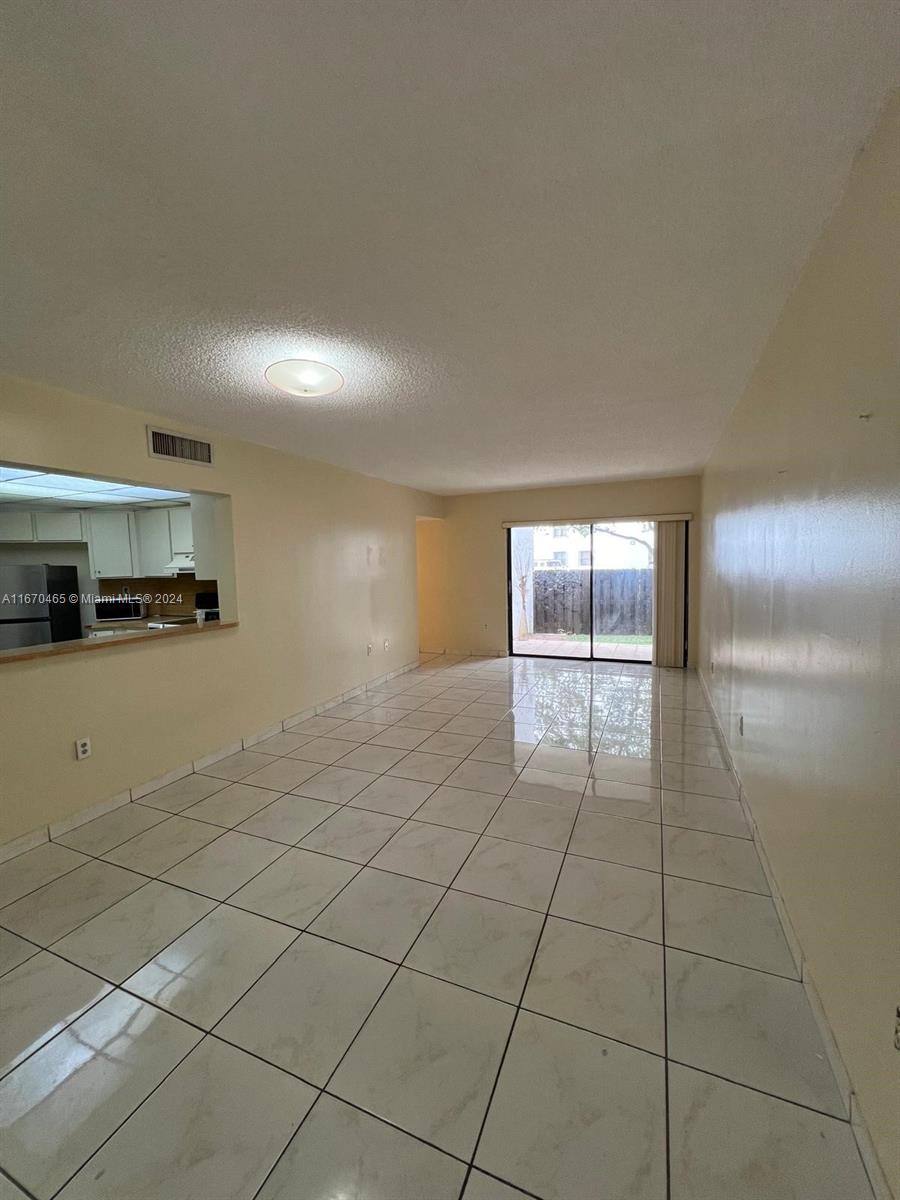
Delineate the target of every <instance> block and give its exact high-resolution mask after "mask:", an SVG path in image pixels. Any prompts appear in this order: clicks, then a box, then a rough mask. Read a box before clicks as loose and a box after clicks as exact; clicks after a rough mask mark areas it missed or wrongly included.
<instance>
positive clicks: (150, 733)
mask: <svg viewBox="0 0 900 1200" xmlns="http://www.w3.org/2000/svg"><path fill="white" fill-rule="evenodd" d="M150 419H151V418H149V417H148V416H147V415H146V414H141V413H139V412H135V411H133V410H131V409H125V408H120V407H118V406H114V405H110V404H103V403H100V402H98V401H95V400H91V399H86V398H84V397H78V396H74V395H72V394H71V393H66V392H62V391H58V390H54V389H51V388H47V387H42V386H38V385H34V384H28V383H24V382H21V381H14V380H4V381H2V390H0V459H5V460H8V461H13V462H22V463H28V464H35V465H38V466H47V467H50V468H55V469H59V470H69V471H76V472H81V473H87V474H90V473H96V474H98V475H112V476H120V477H124V478H129V479H135V480H138V481H140V482H144V483H149V484H154V485H157V486H160V487H170V488H179V489H184V490H189V489H191V488H198V489H206V490H211V491H219V492H227V493H230V494H231V496H232V519H233V523H234V539H235V559H236V569H237V589H238V607H239V615H240V622H241V624H240V628H239V629H236V630H233V631H228V630H222V631H221V632H217V633H211V634H208V635H204V636H201V637H194V638H182V639H176V640H173V641H172V642H170V643H166V644H160V643H159V642H156V643H145V644H141V645H136V646H132V647H127V646H118V647H114V648H110V649H105V650H100V651H94V652H92V653H90V654H75V655H70V656H64V657H59V658H54V659H50V660H48V661H46V662H29V663H16V664H11V663H6V664H3V665H0V731H2V732H0V842H3V841H6V840H8V839H10V838H13V837H15V836H17V835H19V834H21V833H25V832H27V831H29V830H31V829H34V828H35V827H37V826H38V825H40V824H42V823H46V822H51V821H56V820H59V819H61V818H62V817H65V816H67V815H68V814H70V813H74V812H77V811H78V810H79V809H81V808H84V807H86V806H88V805H92V804H95V803H98V802H99V801H101V800H104V799H106V798H107V797H109V796H112V795H115V794H116V793H118V792H120V791H122V790H123V789H124V788H126V787H129V786H131V785H132V784H138V783H140V782H142V781H145V780H148V779H151V778H154V777H156V776H158V775H160V774H162V773H163V772H164V771H166V770H169V769H171V768H173V767H177V766H181V765H182V764H184V763H186V762H189V761H190V760H192V759H194V758H198V757H200V756H202V755H204V754H206V753H210V752H212V751H215V750H217V749H218V748H220V747H221V746H223V745H227V744H228V743H229V742H232V741H235V740H237V739H239V738H241V737H243V736H249V735H250V734H253V733H255V732H257V731H259V730H260V729H263V728H265V727H266V726H267V725H270V724H271V723H273V722H275V721H278V720H280V719H282V718H283V717H285V716H288V715H290V714H291V713H294V712H298V711H300V710H302V709H304V708H306V707H308V706H310V705H312V704H317V703H321V702H322V701H324V700H327V699H330V698H331V697H332V696H335V695H339V694H340V693H341V692H343V691H347V690H349V689H350V688H353V687H356V686H358V685H359V684H362V683H364V682H365V681H366V680H367V679H371V678H374V677H376V676H378V675H382V674H384V673H386V672H388V671H392V670H396V669H398V668H399V667H401V666H403V665H404V664H405V663H407V662H409V661H410V660H412V659H414V658H415V656H416V653H417V649H418V647H417V618H416V587H415V553H416V547H415V518H416V516H417V514H420V513H425V514H427V513H431V512H436V511H440V502H439V501H438V500H437V499H436V498H435V497H432V496H428V495H425V494H424V493H421V492H414V491H411V490H409V489H406V488H402V487H395V486H393V485H391V484H387V483H382V482H380V481H378V480H375V479H369V478H366V477H364V476H362V475H356V474H353V473H351V472H348V471H342V470H339V469H337V468H335V467H329V466H326V465H324V464H322V463H318V462H312V461H309V460H304V459H298V458H294V457H291V456H289V455H286V454H281V453H279V452H277V451H275V450H267V449H264V448H262V447H260V446H252V445H249V444H247V443H243V442H236V441H229V440H228V439H225V438H220V437H217V436H213V437H212V440H213V441H214V444H215V451H216V465H215V467H213V468H212V469H210V468H204V467H198V466H190V465H184V464H178V463H164V462H160V461H158V460H156V459H151V458H149V457H148V455H147V449H146V434H145V430H144V425H145V423H146V421H147V420H150ZM155 423H157V424H162V425H164V426H167V425H169V424H171V423H170V422H167V421H165V420H163V419H161V418H155ZM194 432H200V433H202V431H194ZM385 638H387V639H388V640H389V641H390V650H389V651H388V652H385V651H384V649H383V644H384V640H385ZM367 642H373V643H374V645H375V653H374V655H373V656H372V657H371V658H369V657H367V656H366V643H367ZM82 735H88V736H90V738H91V739H92V743H93V756H92V757H91V758H90V759H88V760H86V761H84V762H75V760H74V756H73V750H72V743H73V741H74V739H75V738H76V737H78V736H82Z"/></svg>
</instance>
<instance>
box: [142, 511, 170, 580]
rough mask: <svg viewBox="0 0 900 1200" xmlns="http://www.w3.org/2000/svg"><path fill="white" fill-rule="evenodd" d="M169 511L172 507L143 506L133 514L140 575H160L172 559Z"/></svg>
mask: <svg viewBox="0 0 900 1200" xmlns="http://www.w3.org/2000/svg"><path fill="white" fill-rule="evenodd" d="M170 512H174V509H168V508H143V509H138V510H137V512H136V513H135V514H134V524H135V529H136V531H137V548H138V561H139V563H140V572H141V574H142V575H162V574H163V572H164V571H165V569H166V567H167V566H168V565H169V563H170V562H171V561H172V534H171V532H170V529H169V513H170Z"/></svg>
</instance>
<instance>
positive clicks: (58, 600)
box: [0, 563, 84, 650]
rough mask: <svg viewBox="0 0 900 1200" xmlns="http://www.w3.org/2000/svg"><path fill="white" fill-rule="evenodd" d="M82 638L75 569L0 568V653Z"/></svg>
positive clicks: (46, 565) (46, 566)
mask: <svg viewBox="0 0 900 1200" xmlns="http://www.w3.org/2000/svg"><path fill="white" fill-rule="evenodd" d="M83 636H84V631H83V630H82V628H81V604H80V597H79V595H78V571H77V569H76V568H75V567H68V566H65V567H55V566H51V565H50V564H49V563H39V564H35V565H29V564H26V563H8V564H6V565H2V564H0V650H17V649H21V648H23V647H26V646H41V645H45V644H46V643H47V642H71V641H75V640H76V639H77V638H80V637H83Z"/></svg>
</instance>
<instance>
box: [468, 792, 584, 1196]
mask: <svg viewBox="0 0 900 1200" xmlns="http://www.w3.org/2000/svg"><path fill="white" fill-rule="evenodd" d="M586 789H587V780H585V782H584V787H583V788H582V790H581V799H580V800H579V804H578V808H577V809H576V812H575V820H574V821H573V822H572V828H571V829H570V830H569V836H568V839H567V841H566V849H565V850H564V851H563V852H562V856H561V858H560V860H559V868H558V870H557V872H556V878H555V880H554V881H553V887H552V888H551V889H550V894H549V896H548V897H547V908H546V910H545V912H544V913H543V920H542V921H541V928H540V930H539V931H538V936H537V939H536V941H535V943H534V950H533V951H532V954H531V960H530V962H529V964H528V969H527V971H526V972H525V977H524V979H523V981H522V988H521V991H520V992H519V999H518V1001H517V1003H516V1006H515V1012H514V1014H513V1018H512V1021H511V1023H510V1026H509V1032H508V1034H507V1035H506V1042H505V1044H504V1046H503V1052H502V1053H501V1055H500V1061H499V1062H498V1064H497V1070H496V1073H495V1075H494V1082H493V1084H492V1086H491V1090H490V1093H489V1094H488V1100H487V1104H486V1105H485V1109H484V1113H483V1115H482V1118H481V1122H480V1124H479V1127H478V1134H477V1136H476V1138H475V1143H474V1145H473V1147H472V1153H471V1157H470V1158H469V1167H468V1170H467V1171H466V1176H465V1179H464V1180H463V1183H462V1188H461V1189H460V1200H461V1198H462V1195H463V1193H464V1192H465V1190H466V1188H467V1186H468V1183H469V1177H470V1176H471V1174H472V1171H473V1170H474V1169H475V1159H476V1158H477V1156H478V1148H479V1146H480V1145H481V1139H482V1136H483V1134H484V1130H485V1126H486V1125H487V1121H488V1116H489V1114H490V1111H491V1106H492V1105H493V1103H494V1096H495V1095H496V1093H497V1087H498V1085H499V1083H500V1075H501V1073H502V1071H503V1065H504V1063H505V1062H506V1056H507V1054H508V1052H509V1047H510V1044H511V1043H512V1039H513V1034H514V1033H515V1029H516V1025H517V1023H518V1020H519V1014H520V1013H521V1011H522V1001H523V1000H524V999H525V993H526V991H527V990H528V982H529V980H530V978H531V973H532V971H533V970H534V964H535V962H536V961H537V956H538V953H539V952H540V948H541V942H542V941H543V938H544V930H545V929H546V928H547V921H548V920H549V917H550V909H551V907H552V905H553V898H554V896H555V895H556V889H557V887H558V886H559V880H560V877H561V875H562V873H563V868H564V867H565V863H566V853H567V851H568V847H569V844H570V843H571V841H572V835H573V833H574V831H575V825H576V823H577V821H578V816H579V814H580V811H581V804H582V802H583V800H584V793H585V791H586ZM526 1011H527V1010H526Z"/></svg>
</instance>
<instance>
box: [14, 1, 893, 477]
mask: <svg viewBox="0 0 900 1200" xmlns="http://www.w3.org/2000/svg"><path fill="white" fill-rule="evenodd" d="M897 12H898V9H897V7H896V6H895V5H894V4H893V2H892V0H891V2H888V0H884V2H882V0H811V2H803V0H787V2H782V0H779V2H778V3H775V2H774V0H771V2H770V0H752V2H751V0H721V2H719V0H717V2H712V0H704V2H702V3H701V2H699V0H642V2H640V3H632V2H631V0H622V2H621V3H603V2H602V0H590V2H588V3H583V2H581V0H478V2H475V0H366V2H364V0H358V2H349V0H314V2H306V3H304V2H303V0H243V2H241V3H237V2H236V0H177V2H176V0H109V2H106V3H104V2H103V0H81V2H79V3H75V2H74V0H73V2H70V3H46V2H37V3H36V2H35V0H10V3H8V4H7V5H6V6H5V7H4V16H3V18H2V24H3V29H2V40H3V42H4V45H5V50H4V57H5V59H6V61H5V63H4V64H3V72H4V77H5V80H6V85H7V94H8V97H9V98H8V101H7V105H8V108H7V114H6V116H5V118H4V121H5V123H6V126H7V132H6V135H5V146H4V157H5V161H6V170H7V172H8V177H9V197H8V202H7V203H8V208H7V215H6V226H7V230H8V241H7V246H6V249H5V251H4V252H3V271H4V280H3V306H4V310H5V311H3V312H2V313H0V319H2V322H3V328H2V339H3V349H2V360H0V366H2V369H4V370H5V371H8V372H13V373H16V374H20V375H25V376H29V377H33V378H36V379H42V380H46V381H48V382H52V383H56V384H61V385H63V386H66V387H70V388H72V389H74V390H76V391H85V392H90V393H94V394H98V395H101V396H105V397H107V398H108V399H111V400H113V401H115V402H117V403H121V404H126V405H135V406H139V407H143V408H149V409H151V410H153V411H157V412H160V413H164V414H167V415H168V416H169V417H170V419H171V420H172V421H173V422H176V423H177V422H178V421H179V420H180V421H184V422H187V421H191V422H193V423H198V424H201V425H203V426H206V427H208V428H210V429H212V430H214V431H215V430H219V431H222V432H223V433H229V434H233V435H236V436H239V437H243V438H247V439H249V440H251V441H257V442H261V443H264V444H266V445H272V446H279V447H282V448H284V449H288V450H292V451H295V452H296V453H298V454H303V455H309V456H312V457H316V458H322V459H325V460H327V461H329V462H333V463H338V464H340V465H343V466H347V467H353V468H356V469H357V470H360V471H364V472H366V473H368V474H371V475H377V476H381V477H383V478H386V479H391V480H396V481H398V482H402V483H409V484H413V485H416V486H420V487H423V488H428V489H431V490H435V491H469V490H476V489H481V488H499V487H508V486H521V485H528V484H542V483H555V482H574V481H586V480H599V479H612V478H620V477H626V476H636V475H653V474H671V473H682V472H688V471H692V470H695V469H697V468H699V467H700V466H701V465H702V464H703V462H704V461H705V459H706V458H707V456H708V454H709V452H710V450H711V448H712V446H713V444H714V442H715V440H716V437H717V435H718V432H719V430H720V428H721V426H722V424H723V422H724V420H725V418H726V416H727V414H728V412H729V411H730V410H731V408H732V407H733V405H734V404H735V403H736V401H737V399H738V396H739V394H740V392H741V389H742V387H743V385H744V383H745V381H746V380H747V377H748V375H749V373H750V370H751V367H752V366H753V364H754V362H755V360H756V359H757V357H758V355H759V353H760V350H761V348H762V345H763V343H764V341H765V339H766V336H767V335H768V333H769V331H770V329H771V328H772V326H773V324H774V321H775V319H776V317H777V315H778V312H779V310H780V308H781V306H782V305H783V303H784V301H785V299H786V297H787V295H788V292H789V290H790V287H791V286H792V284H793V283H794V281H795V280H796V279H797V276H798V272H799V270H800V268H801V266H802V264H803V261H804V258H805V256H806V254H807V252H808V250H809V248H810V246H811V244H812V242H813V240H814V238H815V236H816V234H817V233H818V232H819V230H820V229H821V227H822V224H823V222H824V221H825V220H826V218H827V217H828V214H829V212H830V210H831V208H832V207H833V205H834V204H835V202H836V200H837V198H838V196H839V194H840V191H841V187H842V185H843V182H844V180H845V178H846V176H847V173H848V171H849V168H850V163H851V160H852V157H853V155H854V154H855V153H856V152H857V150H858V149H859V147H860V145H861V143H862V142H863V141H864V139H865V137H866V134H867V133H868V131H869V129H870V128H871V125H872V124H873V122H874V119H875V116H876V113H877V110H878V108H879V106H880V104H881V103H882V101H883V99H884V96H885V92H886V90H887V88H888V87H889V85H890V83H891V75H892V67H893V64H892V59H891V56H892V46H893V45H894V44H895V40H896V33H897V29H896V24H895V25H894V28H893V29H892V28H891V21H892V19H893V20H894V21H896V13H897ZM892 13H893V14H895V15H894V17H893V18H892V16H891V14H892ZM10 93H11V95H10ZM294 356H298V357H312V358H318V359H323V360H325V361H327V362H329V363H332V364H333V365H334V366H336V367H337V368H338V369H339V370H340V371H341V372H342V373H343V374H344V375H345V377H346V379H347V384H346V386H345V388H344V389H343V390H342V391H341V392H339V393H337V394H336V395H334V396H328V397H324V398H322V399H319V400H312V401H310V400H300V399H297V398H292V397H288V396H286V395H282V394H281V393H279V392H276V391H274V390H273V389H271V388H270V387H269V385H267V384H266V382H265V380H264V379H263V370H264V368H265V367H266V366H267V365H268V364H269V363H270V362H272V361H274V360H276V359H280V358H286V357H294Z"/></svg>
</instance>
